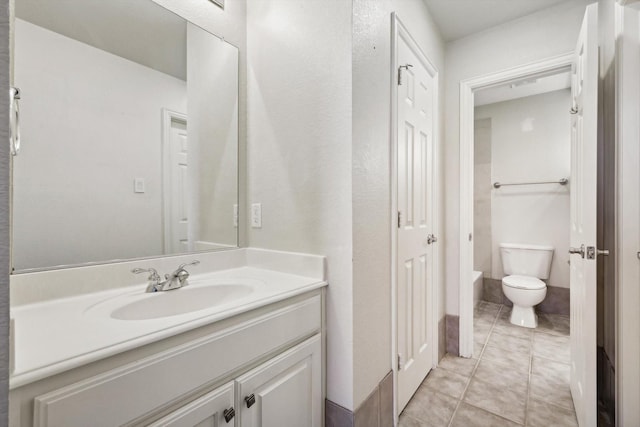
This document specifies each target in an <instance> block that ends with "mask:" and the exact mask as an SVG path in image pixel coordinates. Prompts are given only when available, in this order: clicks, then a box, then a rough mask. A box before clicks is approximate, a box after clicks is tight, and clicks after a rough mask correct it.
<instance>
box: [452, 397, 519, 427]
mask: <svg viewBox="0 0 640 427" xmlns="http://www.w3.org/2000/svg"><path fill="white" fill-rule="evenodd" d="M517 425H519V424H516V423H514V422H512V421H509V420H507V419H504V418H502V417H499V416H497V415H494V414H492V413H490V412H487V411H484V410H482V409H480V408H476V407H474V406H471V405H469V404H467V403H464V402H462V403H461V404H460V407H459V408H458V410H457V411H456V414H455V416H454V417H453V422H452V423H451V427H489V426H490V427H515V426H517Z"/></svg>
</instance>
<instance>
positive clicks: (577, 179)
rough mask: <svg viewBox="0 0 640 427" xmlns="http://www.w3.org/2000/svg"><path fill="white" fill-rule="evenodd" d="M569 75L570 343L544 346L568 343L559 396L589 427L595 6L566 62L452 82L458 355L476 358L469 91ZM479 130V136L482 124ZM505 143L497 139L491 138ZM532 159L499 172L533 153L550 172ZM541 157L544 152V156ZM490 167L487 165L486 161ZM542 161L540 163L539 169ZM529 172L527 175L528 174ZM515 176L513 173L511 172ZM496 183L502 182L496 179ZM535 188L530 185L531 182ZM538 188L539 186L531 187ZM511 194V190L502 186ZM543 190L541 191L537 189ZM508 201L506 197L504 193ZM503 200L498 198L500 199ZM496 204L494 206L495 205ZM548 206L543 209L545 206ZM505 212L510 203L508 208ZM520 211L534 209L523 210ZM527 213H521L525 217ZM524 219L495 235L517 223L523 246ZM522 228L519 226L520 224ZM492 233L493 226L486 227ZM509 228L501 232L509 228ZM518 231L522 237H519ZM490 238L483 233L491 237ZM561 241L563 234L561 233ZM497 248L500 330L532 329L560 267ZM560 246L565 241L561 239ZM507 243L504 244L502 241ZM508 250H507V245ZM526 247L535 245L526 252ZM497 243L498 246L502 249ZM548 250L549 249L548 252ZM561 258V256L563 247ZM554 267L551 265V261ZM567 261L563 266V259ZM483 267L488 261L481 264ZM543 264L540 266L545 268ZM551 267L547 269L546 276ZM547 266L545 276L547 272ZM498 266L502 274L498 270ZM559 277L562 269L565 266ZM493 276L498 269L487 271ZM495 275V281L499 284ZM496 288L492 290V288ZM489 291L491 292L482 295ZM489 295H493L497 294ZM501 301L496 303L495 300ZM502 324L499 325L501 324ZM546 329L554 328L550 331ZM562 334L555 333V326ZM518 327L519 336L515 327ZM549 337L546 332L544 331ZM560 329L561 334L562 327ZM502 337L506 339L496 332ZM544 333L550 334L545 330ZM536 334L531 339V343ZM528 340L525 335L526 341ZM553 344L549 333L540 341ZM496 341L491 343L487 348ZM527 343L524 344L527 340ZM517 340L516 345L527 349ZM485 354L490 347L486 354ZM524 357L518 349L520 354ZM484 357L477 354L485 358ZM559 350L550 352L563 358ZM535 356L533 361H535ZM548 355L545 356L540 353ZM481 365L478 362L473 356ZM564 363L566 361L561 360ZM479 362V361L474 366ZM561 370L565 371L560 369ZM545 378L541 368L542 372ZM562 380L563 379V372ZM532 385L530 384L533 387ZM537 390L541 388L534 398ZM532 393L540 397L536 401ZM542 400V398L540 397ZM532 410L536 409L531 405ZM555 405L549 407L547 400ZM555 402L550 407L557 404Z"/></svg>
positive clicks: (592, 398)
mask: <svg viewBox="0 0 640 427" xmlns="http://www.w3.org/2000/svg"><path fill="white" fill-rule="evenodd" d="M568 69H570V70H571V79H570V80H571V96H570V97H569V100H570V102H567V105H566V108H567V110H569V111H567V112H565V113H564V114H563V116H564V117H566V120H567V126H570V140H571V149H570V170H571V176H570V178H569V180H568V184H569V185H568V187H569V188H570V191H569V222H568V228H569V242H566V240H565V241H564V242H560V243H556V245H557V244H564V245H566V246H565V248H568V250H567V252H568V253H570V254H572V255H571V258H570V264H569V289H570V291H569V293H570V301H569V305H570V318H571V321H570V336H569V339H568V340H567V337H562V338H560V339H558V338H549V337H547V341H554V342H555V343H556V344H560V343H559V342H558V341H561V340H562V341H563V342H562V344H563V345H566V341H568V342H569V353H568V354H569V358H568V359H569V360H568V362H569V363H568V365H569V366H568V367H569V375H568V377H569V378H568V383H569V387H566V382H565V383H564V384H563V390H564V391H565V396H568V397H569V399H568V400H569V402H570V403H571V400H572V401H573V402H572V406H574V407H575V417H577V420H578V422H579V424H580V425H583V426H590V425H595V421H596V419H597V416H596V407H597V405H596V401H597V399H596V392H597V387H596V381H595V377H596V353H597V347H596V301H597V299H596V276H597V263H596V258H597V257H598V255H601V254H602V255H606V254H605V253H601V252H602V251H599V250H598V249H597V247H596V240H597V238H596V237H597V218H598V217H597V212H598V209H597V188H598V185H597V184H598V168H597V165H598V155H597V153H598V144H597V142H598V140H597V134H598V132H597V130H598V129H597V122H598V97H597V94H598V45H597V5H591V6H588V7H587V10H586V13H585V17H584V20H583V24H582V28H581V31H580V35H579V37H578V40H577V46H576V50H575V51H574V52H571V53H568V54H566V55H562V56H558V57H553V58H549V59H547V60H543V61H539V62H536V63H532V64H528V65H525V66H521V67H517V68H513V69H509V70H505V71H502V72H498V73H495V74H491V75H487V76H481V77H477V78H473V79H469V80H465V81H462V82H461V84H460V96H461V97H460V144H461V147H460V164H461V165H460V167H461V170H460V178H461V190H460V196H461V197H460V272H459V273H460V282H459V283H460V284H461V285H460V301H459V302H460V337H459V339H460V354H461V356H463V357H472V356H473V354H474V318H473V314H474V299H473V286H472V283H473V277H472V275H473V271H474V269H473V266H474V245H475V242H474V241H473V240H474V237H475V236H474V233H473V231H474V154H475V150H474V118H475V117H474V116H475V114H474V113H475V111H474V108H475V106H474V98H475V96H474V95H475V93H476V92H477V93H478V94H479V93H480V92H479V91H480V90H482V89H485V90H486V89H488V88H496V87H499V86H504V85H508V86H509V87H510V88H511V87H519V86H527V83H528V82H529V81H534V80H535V81H537V80H540V79H543V78H545V77H548V76H552V75H557V74H562V73H564V72H566V70H568ZM484 125H485V129H484V132H485V133H487V130H486V126H487V124H486V123H485V124H484ZM519 126H520V128H521V129H520V130H521V131H527V130H528V131H532V130H533V128H535V125H534V122H533V121H532V120H527V119H523V120H521V122H520V123H519ZM503 136H504V135H497V137H498V138H501V137H503ZM539 145H540V150H539V152H533V151H532V152H531V153H530V155H529V156H528V157H527V158H525V159H524V160H523V159H520V160H519V161H515V162H512V163H511V164H510V166H509V167H507V168H506V169H504V168H503V169H504V171H505V172H504V173H505V174H506V175H507V176H508V175H509V174H510V173H515V172H518V171H520V170H527V166H526V165H527V164H528V163H530V162H531V160H533V159H535V158H536V157H538V156H539V155H541V154H542V155H543V156H542V157H543V162H542V163H541V164H539V165H537V166H536V171H542V170H545V169H548V166H549V164H552V163H553V162H554V161H555V160H556V159H557V158H559V157H561V156H557V155H554V153H553V152H549V151H548V150H549V148H548V147H547V148H544V149H543V148H542V143H539ZM544 154H547V155H546V157H545V156H544ZM492 160H493V159H492ZM545 160H546V162H545ZM528 170H529V172H531V168H529V169H528ZM514 171H515V172H514ZM565 178H566V177H563V176H557V177H553V178H551V177H548V178H547V177H544V178H543V177H542V176H539V177H537V176H536V177H532V178H529V177H527V178H524V177H523V178H521V179H522V180H520V179H518V180H514V181H509V180H510V179H512V178H511V177H509V176H508V177H507V180H504V181H502V182H500V181H499V179H497V178H496V179H494V177H493V176H492V177H491V180H490V182H492V186H493V188H492V189H491V191H495V190H500V191H502V190H505V189H506V188H505V187H507V185H506V184H526V185H513V187H514V188H518V189H519V190H521V189H522V188H524V187H529V186H532V187H533V186H535V187H538V186H547V185H551V186H558V188H559V186H561V185H562V184H565V185H566V184H567V183H566V182H565V181H564V179H565ZM500 180H502V178H500ZM532 183H535V184H532ZM538 183H544V184H538ZM509 187H511V186H509ZM540 188H541V187H540ZM505 193H506V191H505ZM505 196H506V194H505ZM491 200H492V207H493V206H494V205H496V206H497V207H499V208H500V209H502V208H504V206H505V205H509V203H507V202H506V201H507V199H506V198H505V199H504V200H501V201H499V202H497V200H498V197H497V196H496V195H495V194H493V193H492V194H491ZM494 202H497V204H495V203H494ZM549 203H550V202H549ZM511 204H512V205H513V203H511ZM525 206H527V203H525V201H524V199H523V201H522V203H520V204H519V205H516V207H517V208H518V209H520V208H522V207H525ZM528 210H530V211H534V212H535V209H534V208H533V207H531V206H529V208H528ZM529 213H530V212H528V211H527V212H526V214H529ZM550 213H551V211H550V212H546V214H545V218H549V217H550ZM523 215H524V213H523V212H520V214H519V216H518V215H515V218H514V217H508V218H503V219H502V221H501V222H500V223H499V224H497V226H498V228H500V229H504V228H505V223H507V225H508V223H509V222H512V223H515V224H516V225H515V226H514V227H511V229H512V231H511V232H510V235H513V236H515V237H516V238H518V237H519V238H522V237H523V236H524V237H526V235H524V234H521V235H520V236H518V227H520V228H521V229H522V228H524V229H529V230H527V231H528V232H529V233H531V229H532V228H534V227H531V224H530V223H527V222H526V221H520V220H521V219H524V218H522V216H523ZM518 221H520V222H518ZM529 221H531V218H529ZM493 225H496V223H495V222H492V226H493ZM507 228H508V227H507ZM520 231H521V232H522V230H520ZM495 234H499V233H494V232H491V235H492V236H493V237H495ZM542 234H544V233H541V234H540V235H539V234H537V233H534V234H530V236H531V238H532V239H533V238H540V237H541V235H542ZM559 234H562V233H559ZM499 237H500V238H499V240H502V241H492V242H491V244H490V245H491V252H490V253H491V257H492V259H491V266H492V267H491V268H492V271H491V275H492V276H494V277H496V275H497V279H496V280H500V286H499V287H498V286H494V288H497V289H501V290H502V291H503V292H504V294H505V295H506V297H507V298H506V299H507V300H508V301H511V302H512V303H513V308H512V309H511V310H510V311H511V312H510V314H509V316H508V317H509V319H508V321H509V324H510V325H509V324H505V326H513V325H518V326H517V327H520V328H523V327H529V328H535V327H538V326H539V325H538V322H537V319H536V316H535V313H534V311H533V310H534V309H533V307H534V306H535V305H536V304H539V303H541V302H543V301H544V299H545V298H546V297H547V292H545V291H548V290H549V289H551V288H550V287H549V286H548V284H549V282H542V281H541V279H546V280H549V281H551V280H555V279H554V276H555V277H561V276H562V275H561V274H560V275H559V274H558V273H560V272H561V271H562V268H560V267H561V266H560V264H558V263H556V269H555V270H556V271H555V274H554V273H553V272H551V271H552V270H553V265H552V264H551V263H549V252H550V251H552V250H554V249H555V248H553V245H552V244H551V242H542V241H536V242H533V241H532V242H523V241H520V242H514V241H508V240H511V239H510V238H509V235H507V234H504V233H503V234H502V235H500V236H499ZM565 239H566V237H565ZM505 240H507V241H505ZM514 243H515V244H514ZM532 243H533V245H532ZM501 244H502V245H501ZM552 248H553V249H552ZM565 250H566V249H565ZM563 256H565V254H560V258H559V260H562V258H563ZM556 261H557V260H556ZM564 261H565V262H566V261H568V260H566V259H565V260H564ZM485 263H486V261H485ZM545 264H546V265H545ZM549 266H550V267H551V268H549ZM545 267H546V268H545ZM500 268H502V271H500ZM564 268H565V269H566V265H565V266H564ZM494 270H496V271H494ZM500 276H502V277H500ZM494 285H497V283H494ZM490 292H491V291H490ZM496 293H497V291H496ZM500 297H501V298H502V302H503V303H504V301H505V298H504V296H502V295H500ZM534 300H535V301H534ZM494 310H497V311H498V313H496V318H495V319H494V322H493V325H494V327H495V325H496V324H497V321H498V320H500V313H503V312H505V313H506V311H507V309H505V308H504V304H503V305H501V306H499V307H497V308H495V307H494ZM503 320H504V319H503ZM551 326H552V327H553V325H551ZM559 327H562V326H559ZM523 329H524V328H523ZM548 329H549V328H548ZM564 329H565V330H566V328H564ZM502 332H504V331H502ZM540 332H541V330H540V329H534V330H533V332H531V331H529V334H530V336H529V338H530V339H529V341H528V342H527V343H528V344H529V347H528V349H529V353H528V356H529V357H530V361H531V362H530V363H531V369H530V370H529V372H530V373H532V375H530V380H529V388H528V392H527V394H528V395H529V396H530V394H529V393H532V394H533V395H535V394H536V393H537V392H536V391H535V390H534V389H535V388H536V385H535V382H538V384H541V383H542V381H543V380H542V374H543V372H542V370H544V369H545V368H548V367H550V366H555V365H552V364H551V363H549V360H550V359H545V358H544V357H543V356H544V354H545V351H546V350H551V351H552V350H553V346H550V348H548V349H543V348H542V347H543V346H542V344H543V341H544V340H543V339H542V338H544V337H543V335H542V334H541V333H540ZM547 332H553V331H552V330H551V331H549V330H547ZM492 334H496V331H495V330H491V331H490V332H489V337H488V341H487V342H486V343H490V342H491V340H492V338H491V335H492ZM538 334H539V335H540V336H537V335H538ZM525 335H526V333H525ZM548 335H549V336H552V334H548ZM500 338H501V336H500V335H499V334H496V335H495V339H494V344H496V340H499V339H500ZM525 341H526V340H525ZM525 341H523V342H522V345H523V347H526V343H525ZM536 343H539V345H537V344H536ZM487 348H488V347H487ZM523 349H524V348H523ZM485 351H486V349H483V350H482V353H481V354H482V355H484V354H485V353H484V352H485ZM564 351H565V350H564V347H563V349H562V350H560V349H558V353H563V352H564ZM536 356H538V358H539V359H540V360H538V362H537V363H536ZM547 356H549V355H548V354H547ZM481 359H482V356H481ZM564 361H566V360H564ZM481 362H482V361H481ZM536 364H537V365H538V368H539V372H538V374H540V375H539V376H538V377H537V378H536V377H535V375H534V374H536V368H535V366H536ZM563 372H566V366H565V367H564V369H563ZM547 373H548V369H547ZM563 375H564V378H566V373H565V374H563ZM534 379H536V381H535V382H534V381H533V380H534ZM538 391H540V390H538ZM555 391H557V390H554V389H553V388H552V387H547V393H548V395H547V396H543V397H546V398H548V397H549V396H551V395H552V394H553V393H554V392H555ZM538 394H539V393H538ZM542 400H544V399H542ZM531 402H532V401H531V399H526V400H525V405H528V404H530V403H531ZM534 402H535V401H534ZM548 403H551V404H553V402H548ZM556 403H557V401H556Z"/></svg>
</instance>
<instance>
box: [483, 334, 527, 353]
mask: <svg viewBox="0 0 640 427" xmlns="http://www.w3.org/2000/svg"><path fill="white" fill-rule="evenodd" d="M487 344H488V345H490V346H492V347H498V348H503V349H505V350H511V351H516V352H518V353H525V354H529V353H530V352H531V340H530V339H529V338H523V337H514V336H512V335H507V334H503V333H502V332H498V331H493V332H491V336H490V337H489V341H488V342H487Z"/></svg>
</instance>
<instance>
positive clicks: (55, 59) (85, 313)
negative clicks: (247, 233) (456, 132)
mask: <svg viewBox="0 0 640 427" xmlns="http://www.w3.org/2000/svg"><path fill="white" fill-rule="evenodd" d="M174 3H175V2H167V1H162V0H160V1H155V0H154V1H152V0H139V1H135V2H131V1H109V2H105V1H102V0H68V1H64V2H59V1H54V0H45V1H42V0H17V1H15V19H14V20H13V21H12V34H13V38H12V41H13V45H12V69H13V75H12V82H11V83H12V86H14V89H13V91H12V94H13V97H12V111H11V119H12V129H13V130H14V132H13V133H12V138H11V148H12V154H13V158H12V159H13V160H12V248H11V258H12V273H13V274H12V276H11V284H10V286H11V317H12V319H11V321H12V328H11V338H12V344H11V361H12V366H11V376H10V396H9V400H10V403H9V405H10V411H9V412H10V413H9V418H10V425H11V426H13V427H27V426H28V427H31V426H37V427H44V426H50V427H53V426H60V427H74V426H78V427H89V426H90V427H98V426H121V425H126V426H130V425H131V426H132V425H153V426H204V425H207V426H209V425H213V426H278V427H281V426H292V427H301V426H313V427H321V426H323V425H324V396H325V392H324V388H325V386H324V351H325V349H324V348H325V346H324V340H325V332H324V292H325V290H324V289H325V286H326V285H327V283H326V281H325V266H324V262H325V261H324V258H323V257H321V256H314V255H303V254H292V253H284V252H276V251H269V250H260V249H250V248H243V249H241V248H238V246H239V231H240V230H241V229H242V228H243V226H244V214H243V212H242V209H243V203H242V201H243V198H244V197H245V195H244V194H243V193H242V189H240V188H239V170H238V165H239V156H238V146H239V134H241V133H242V132H240V126H241V123H242V121H241V120H240V119H239V117H241V114H240V111H239V105H243V104H244V103H245V100H243V99H242V98H241V97H240V96H239V92H240V85H241V84H243V83H241V68H240V58H241V56H242V52H241V51H240V48H242V47H243V46H244V44H243V43H240V44H239V46H240V47H237V46H234V45H232V44H231V43H229V42H228V41H227V40H228V39H229V37H228V36H229V34H219V35H216V30H218V28H217V27H216V26H217V25H219V26H220V27H219V28H226V32H227V33H228V32H231V31H232V30H233V31H235V32H237V31H240V30H238V29H242V28H245V27H246V25H245V23H244V20H245V19H246V18H245V16H244V12H241V11H238V10H237V9H235V8H234V7H233V5H231V6H230V7H228V8H227V9H220V8H219V7H218V6H217V5H216V4H214V3H210V2H178V3H180V4H179V5H178V3H175V4H174ZM162 4H166V5H167V7H163V6H162ZM189 17H190V18H191V19H193V20H196V21H197V22H198V23H194V22H191V20H189V19H188V18H189ZM242 31H244V30H242ZM225 36H226V37H225ZM232 39H233V37H232ZM243 39H244V35H243V36H241V37H236V42H237V41H238V40H243ZM244 84H246V81H245V82H244ZM18 103H20V105H19V107H18ZM18 129H19V132H18V131H17V130H18ZM21 141H22V142H23V143H22V144H21V143H20V142H21ZM241 194H242V196H241ZM178 266H180V267H178ZM155 271H157V273H159V274H155V273H154V274H150V277H149V279H150V281H148V282H147V281H145V275H139V274H134V273H144V272H152V273H153V272H155ZM171 272H173V273H171ZM165 273H166V274H167V275H166V276H165ZM163 277H164V279H163ZM163 280H164V281H163Z"/></svg>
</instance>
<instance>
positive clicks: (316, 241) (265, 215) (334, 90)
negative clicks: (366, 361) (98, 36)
mask: <svg viewBox="0 0 640 427" xmlns="http://www.w3.org/2000/svg"><path fill="white" fill-rule="evenodd" d="M351 11H352V10H351V1H349V0H329V1H327V0H310V1H304V2H299V1H290V0H249V1H248V2H247V56H248V64H249V67H248V130H247V131H248V202H249V203H262V228H261V229H249V245H250V246H252V247H260V248H269V249H279V250H287V251H299V252H307V253H315V254H322V255H326V256H327V258H328V271H327V273H328V281H329V284H330V285H329V292H328V301H327V328H328V330H329V333H328V342H327V350H328V358H327V374H328V377H327V397H328V398H329V399H331V400H332V401H334V402H336V403H338V404H340V405H342V406H345V407H347V408H349V409H351V408H353V339H354V337H353V297H352V294H353V292H352V286H351V277H352V263H351V257H352V238H351V235H352V215H351V157H352V155H351V128H352V127H351V99H352V97H351V16H352V14H351Z"/></svg>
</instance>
